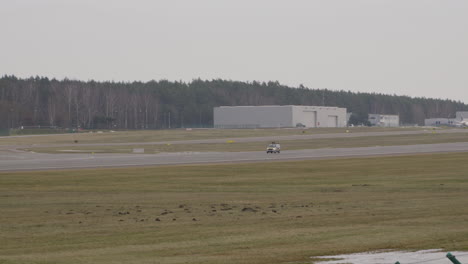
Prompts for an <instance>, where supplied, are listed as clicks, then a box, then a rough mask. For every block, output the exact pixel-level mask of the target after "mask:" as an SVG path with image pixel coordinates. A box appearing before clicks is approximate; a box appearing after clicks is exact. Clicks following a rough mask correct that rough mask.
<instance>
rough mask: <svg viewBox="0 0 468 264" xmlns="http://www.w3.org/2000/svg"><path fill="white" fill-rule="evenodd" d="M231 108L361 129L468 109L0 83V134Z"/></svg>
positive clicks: (52, 82) (211, 85) (222, 91)
mask: <svg viewBox="0 0 468 264" xmlns="http://www.w3.org/2000/svg"><path fill="white" fill-rule="evenodd" d="M236 105H324V106H338V107H344V108H347V110H348V112H352V113H353V115H352V117H351V119H350V122H351V123H352V124H365V123H366V122H367V115H368V114H369V113H376V114H398V115H400V122H401V123H402V124H423V123H424V119H425V118H428V117H447V118H448V117H453V115H454V114H455V112H456V111H467V110H468V105H466V104H464V103H462V102H459V101H458V102H457V101H453V100H441V99H430V98H422V97H421V98H412V97H408V96H396V95H385V94H378V93H354V92H350V91H332V90H327V89H311V88H307V87H304V86H303V85H300V86H299V87H288V86H285V85H282V84H280V83H279V82H255V81H254V82H239V81H231V80H220V79H217V80H200V79H196V80H193V81H191V82H181V81H174V82H172V81H167V80H160V81H149V82H96V81H78V80H69V79H64V80H56V79H49V78H45V77H31V78H27V79H21V78H17V77H15V76H7V75H5V76H3V77H1V78H0V128H18V127H21V126H52V127H62V128H77V127H80V128H87V129H104V128H107V129H161V128H180V127H212V126H213V107H216V106H236Z"/></svg>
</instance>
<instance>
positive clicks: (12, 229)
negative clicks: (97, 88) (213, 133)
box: [0, 153, 468, 264]
mask: <svg viewBox="0 0 468 264" xmlns="http://www.w3.org/2000/svg"><path fill="white" fill-rule="evenodd" d="M467 160H468V154H466V153H460V154H438V155H419V156H406V157H392V158H388V157H385V158H367V159H364V158H363V159H340V160H326V161H325V160H323V161H302V162H283V163H264V164H263V163H256V164H236V165H210V166H205V165H203V166H202V165H200V166H178V167H172V166H167V167H157V168H131V169H99V170H89V169H87V170H75V171H53V172H47V171H44V172H17V173H0V183H1V184H0V212H1V215H0V241H2V244H1V247H0V263H8V264H10V263H36V264H37V263H41V264H44V263H72V264H73V263H76V264H78V263H80V264H81V263H105V264H107V263H139V264H140V263H143V264H144V263H259V264H260V263H291V262H294V263H308V262H310V259H309V257H310V256H316V255H331V254H335V253H349V252H360V251H367V250H376V249H387V248H395V249H427V248H447V249H450V250H456V249H459V250H462V249H465V250H466V249H467V248H468V207H467V206H466V201H467V200H466V199H467V198H466V197H468V178H467V171H468V162H466V161H467ZM194 218H195V220H194ZM157 219H159V221H157ZM174 219H175V220H174Z"/></svg>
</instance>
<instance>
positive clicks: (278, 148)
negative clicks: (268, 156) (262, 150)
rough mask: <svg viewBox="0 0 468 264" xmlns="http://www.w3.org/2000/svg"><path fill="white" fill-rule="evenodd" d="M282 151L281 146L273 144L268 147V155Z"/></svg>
mask: <svg viewBox="0 0 468 264" xmlns="http://www.w3.org/2000/svg"><path fill="white" fill-rule="evenodd" d="M280 151H281V146H280V144H278V143H275V142H272V143H271V144H270V145H268V147H267V150H266V153H280Z"/></svg>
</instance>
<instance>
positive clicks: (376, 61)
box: [0, 0, 468, 103]
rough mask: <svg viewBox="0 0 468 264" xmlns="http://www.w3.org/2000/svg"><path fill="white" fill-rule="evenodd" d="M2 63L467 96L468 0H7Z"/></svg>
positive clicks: (34, 71)
mask: <svg viewBox="0 0 468 264" xmlns="http://www.w3.org/2000/svg"><path fill="white" fill-rule="evenodd" d="M0 74H1V75H4V74H15V75H17V76H19V77H29V76H31V75H34V76H35V75H39V76H47V77H55V78H59V79H62V78H65V77H68V78H73V79H80V80H89V79H94V80H114V81H133V80H140V81H148V80H151V79H155V80H159V79H168V80H184V81H190V80H192V79H194V78H201V79H213V78H222V79H232V80H240V81H252V80H258V81H269V80H278V81H279V82H281V83H284V84H287V85H291V86H298V85H299V84H304V85H305V86H307V87H310V88H328V89H332V90H351V91H361V92H379V93H386V94H399V95H410V96H425V97H436V98H450V99H455V100H461V101H464V102H466V103H468V1H467V0H288V1H286V0H282V1H280V0H167V1H162V0H161V1H159V0H153V1H144V0H133V1H130V0H128V1H122V0H0Z"/></svg>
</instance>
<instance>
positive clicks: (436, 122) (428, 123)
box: [424, 118, 455, 126]
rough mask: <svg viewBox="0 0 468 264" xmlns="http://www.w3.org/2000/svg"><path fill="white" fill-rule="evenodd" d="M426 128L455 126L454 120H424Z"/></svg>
mask: <svg viewBox="0 0 468 264" xmlns="http://www.w3.org/2000/svg"><path fill="white" fill-rule="evenodd" d="M424 125H425V126H454V125H455V119H454V118H428V119H424Z"/></svg>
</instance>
